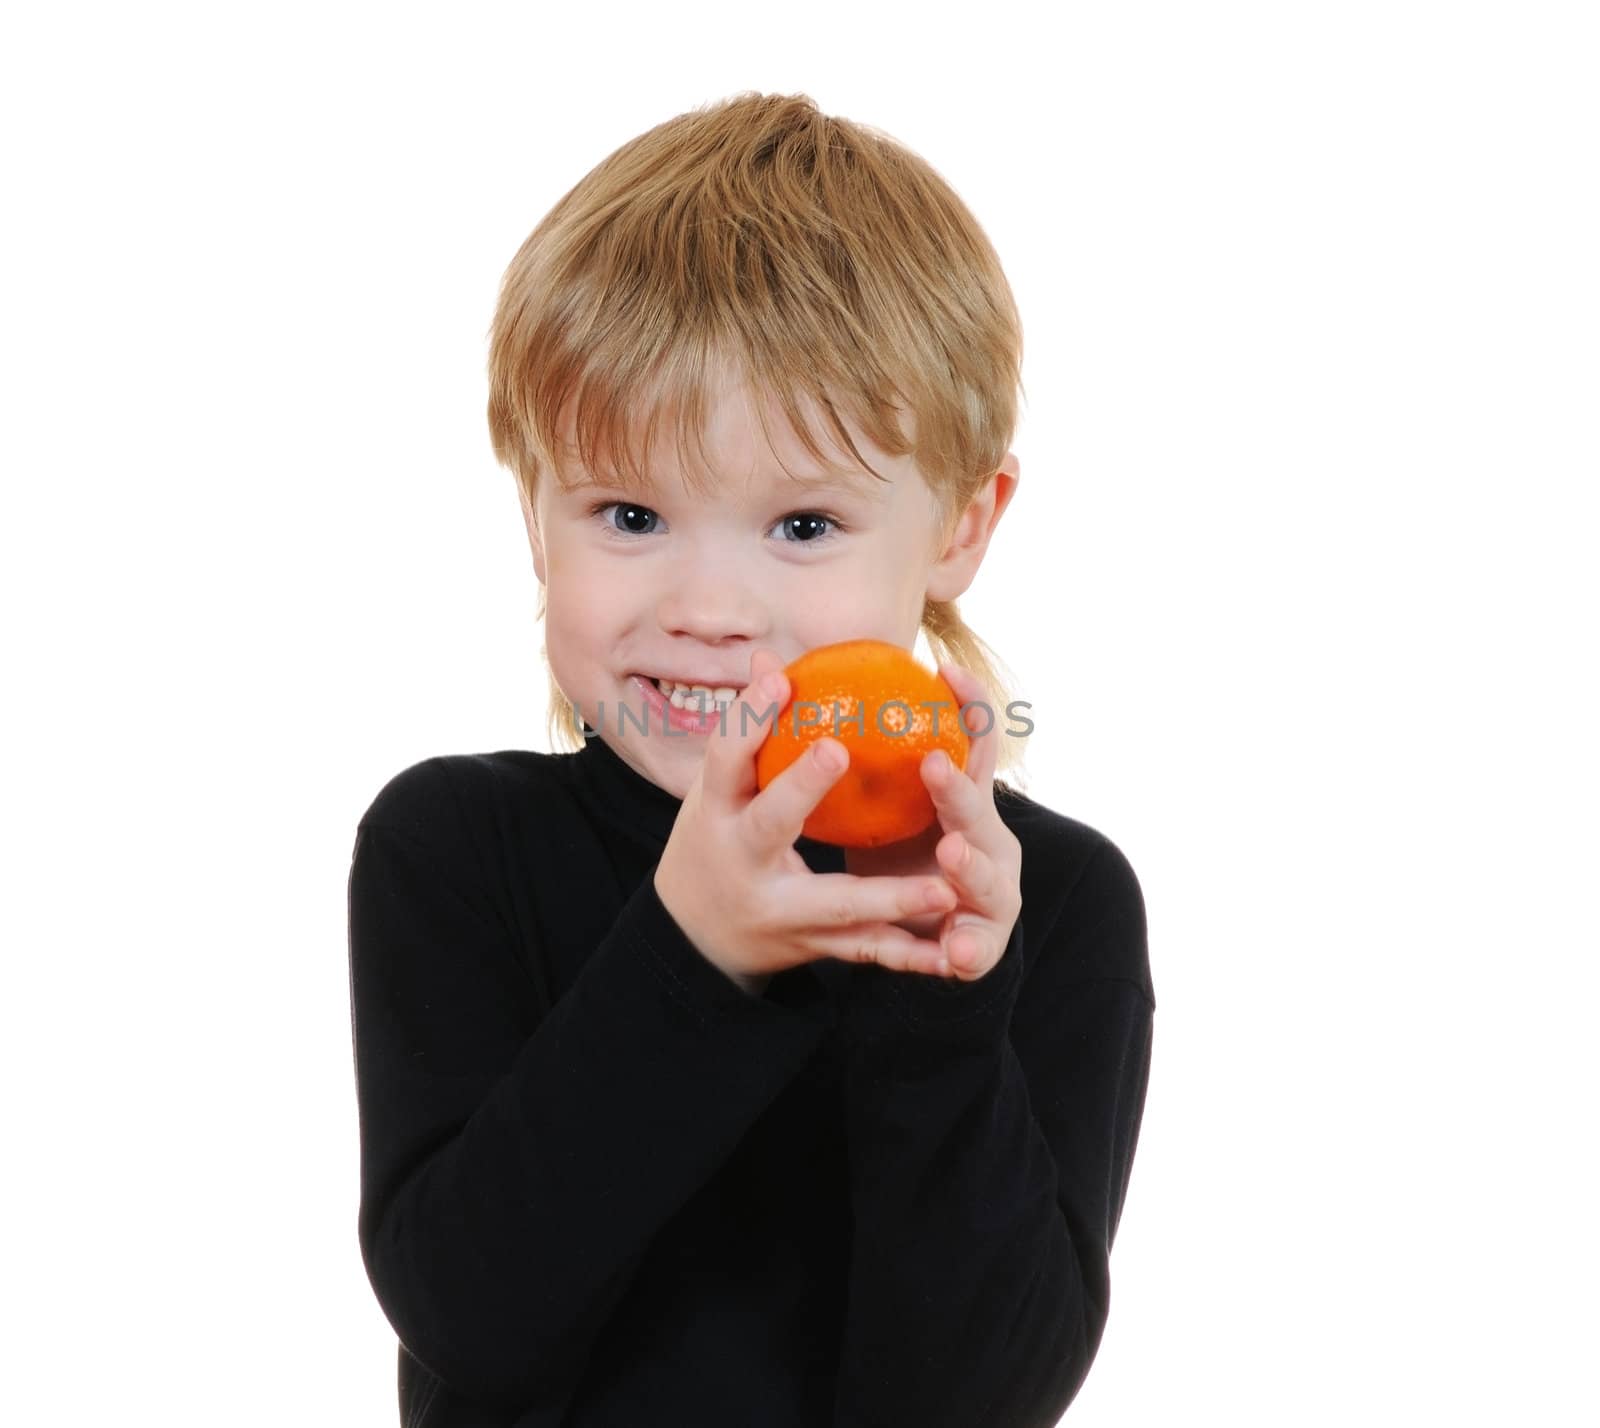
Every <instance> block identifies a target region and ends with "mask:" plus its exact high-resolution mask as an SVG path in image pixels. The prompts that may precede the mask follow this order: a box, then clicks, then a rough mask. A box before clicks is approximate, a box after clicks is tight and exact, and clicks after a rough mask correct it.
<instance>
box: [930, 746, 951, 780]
mask: <svg viewBox="0 0 1600 1428" xmlns="http://www.w3.org/2000/svg"><path fill="white" fill-rule="evenodd" d="M949 772H950V755H949V754H947V753H945V751H944V750H943V749H940V750H939V751H938V752H937V753H936V754H934V756H933V776H934V777H935V778H943V777H944V776H945V775H946V774H947V773H949Z"/></svg>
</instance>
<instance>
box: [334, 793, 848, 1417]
mask: <svg viewBox="0 0 1600 1428" xmlns="http://www.w3.org/2000/svg"><path fill="white" fill-rule="evenodd" d="M455 808H456V804H455V803H454V800H453V798H452V795H451V791H450V789H449V787H448V780H447V779H446V778H445V777H444V775H443V773H442V772H441V770H440V769H439V768H438V767H437V761H430V762H429V763H427V764H422V765H417V766H415V767H414V768H413V769H411V770H408V771H407V772H406V773H405V774H402V775H401V776H399V778H398V779H397V780H394V781H391V784H390V785H389V786H387V787H386V788H385V790H384V792H383V793H382V794H380V796H379V798H378V799H377V800H376V801H375V803H374V805H373V807H372V808H371V809H370V810H369V811H368V813H367V815H366V817H365V818H364V819H363V820H362V821H361V823H360V824H359V827H358V831H357V836H356V841H355V848H354V852H353V856H352V862H351V868H350V875H349V884H348V897H349V953H350V997H351V1013H352V1035H353V1042H354V1052H355V1070H356V1082H357V1092H358V1101H359V1109H360V1142H361V1205H360V1212H359V1217H358V1220H359V1238H360V1243H361V1250H362V1256H363V1260H364V1263H365V1265H366V1268H367V1272H368V1276H369V1278H370V1281H371V1283H372V1287H373V1290H374V1292H375V1294H376V1296H377V1298H378V1301H379V1303H380V1304H381V1306H382V1308H383V1310H384V1312H385V1314H386V1315H387V1317H388V1318H389V1321H390V1323H391V1324H392V1325H393V1327H394V1329H395V1332H396V1334H397V1335H398V1337H399V1339H400V1341H401V1343H402V1344H403V1345H404V1347H405V1348H406V1350H407V1351H408V1352H409V1353H410V1354H411V1355H412V1356H413V1357H414V1358H415V1359H416V1360H417V1361H418V1362H419V1363H421V1364H422V1365H424V1366H425V1367H426V1368H427V1369H428V1370H429V1371H430V1372H431V1373H432V1374H434V1375H435V1376H436V1377H437V1378H438V1379H440V1380H442V1381H443V1382H444V1383H445V1384H446V1385H448V1386H449V1387H450V1388H451V1389H452V1390H453V1391H454V1392H455V1393H456V1394H458V1395H460V1396H462V1397H464V1398H467V1399H469V1400H473V1401H480V1402H483V1403H485V1404H490V1405H503V1406H505V1407H507V1408H516V1409H517V1410H519V1411H520V1412H521V1413H522V1414H525V1415H528V1416H519V1417H518V1419H517V1421H518V1422H519V1423H522V1424H527V1425H533V1424H535V1423H538V1424H544V1423H549V1424H552V1425H553V1424H556V1423H558V1422H560V1420H561V1416H562V1410H563V1406H564V1405H565V1404H566V1402H567V1401H568V1400H569V1398H570V1397H571V1395H572V1394H573V1392H574V1389H575V1387H576V1386H577V1385H578V1383H579V1380H580V1378H581V1375H582V1373H583V1370H584V1367H585V1364H586V1361H587V1359H588V1355H589V1352H590V1349H591V1346H592V1344H593V1342H594V1340H595V1337H596V1335H597V1334H598V1332H599V1331H600V1330H601V1328H602V1327H603V1326H604V1324H605V1322H606V1321H607V1319H608V1317H609V1316H610V1314H611V1312H612V1311H613V1309H614V1308H615V1306H616V1305H617V1303H618V1301H619V1300H620V1298H621V1297H622V1295H623V1293H624V1291H625V1290H626V1289H627V1287H628V1285H629V1282H630V1279H631V1277H632V1276H633V1275H634V1272H635V1270H636V1269H637V1267H638V1265H639V1263H640V1261H641V1258H642V1257H643V1255H644V1253H645V1251H646V1249H647V1247H648V1246H649V1243H650V1241H651V1239H652V1238H653V1237H654V1236H655V1235H656V1234H657V1232H658V1231H659V1230H660V1228H661V1226H662V1225H663V1223H664V1222H665V1221H666V1220H667V1219H668V1218H669V1217H670V1216H672V1215H673V1214H674V1213H675V1212H676V1211H677V1210H678V1209H679V1208H680V1207H681V1206H683V1205H684V1204H685V1202H686V1201H687V1200H688V1199H689V1198H690V1197H691V1196H692V1195H693V1193H694V1192H695V1191H696V1189H697V1188H698V1187H700V1186H701V1185H703V1184H704V1183H705V1182H706V1181H707V1180H708V1179H709V1178H710V1177H711V1176H712V1174H713V1173H714V1172H715V1170H716V1169H717V1167H718V1166H719V1165H721V1164H722V1163H723V1162H724V1161H725V1160H726V1159H727V1158H728V1156H729V1155H730V1153H731V1152H732V1151H733V1150H734V1149H735V1147H736V1146H737V1144H738V1142H739V1140H740V1138H741V1136H742V1135H743V1134H744V1133H745V1131H746V1130H747V1128H748V1127H749V1126H750V1125H751V1124H752V1122H754V1121H755V1120H757V1119H758V1117H760V1116H761V1114H762V1113H763V1111H764V1110H765V1108H766V1107H767V1106H768V1105H769V1103H770V1102H771V1101H772V1100H773V1099H774V1097H775V1096H776V1095H777V1094H778V1093H779V1092H780V1091H781V1090H782V1088H783V1087H784V1085H785V1084H786V1083H787V1082H788V1081H789V1080H790V1079H791V1078H792V1077H793V1076H794V1075H795V1073H796V1072H797V1070H798V1069H799V1068H800V1067H801V1066H802V1065H803V1064H804V1063H805V1061H806V1059H807V1058H808V1057H809V1056H810V1055H811V1054H812V1052H813V1050H814V1049H815V1047H816V1046H817V1044H818V1043H819V1042H820V1040H821V1038H822V1036H823V1035H824V1033H825V1030H826V1025H827V1023H826V1020H825V1019H824V1018H822V1017H821V1016H819V1015H818V1014H817V1012H816V1009H815V1008H813V1007H797V1006H784V1005H780V1004H778V1003H776V1002H774V1001H771V1000H768V999H765V998H757V997H752V996H749V995H747V994H746V993H744V992H743V991H741V990H740V989H739V988H738V987H737V986H735V984H734V983H733V982H732V981H731V980H729V979H728V978H727V977H725V976H724V975H723V974H722V973H721V972H720V971H718V970H717V969H716V968H715V967H714V966H713V965H712V964H711V963H709V962H708V961H706V960H705V959H704V958H703V957H702V956H701V955H700V954H699V953H698V952H697V951H696V949H695V948H694V947H693V945H692V944H691V943H689V942H688V940H687V939H686V938H685V937H684V935H683V933H682V931H681V930H680V929H679V928H678V927H677V925H676V923H674V922H673V920H672V918H671V916H670V915H669V914H668V913H667V911H666V910H665V908H664V907H663V906H662V904H661V902H660V899H659V897H658V896H657V895H656V893H655V888H654V884H653V880H652V878H651V877H649V876H646V877H645V878H644V879H643V881H642V882H641V883H640V884H639V886H638V888H637V889H636V890H635V891H634V892H633V893H632V894H631V896H630V897H628V898H627V899H626V901H625V903H624V905H623V907H622V909H621V912H620V914H619V915H618V916H617V918H616V920H615V922H614V924H613V925H612V926H611V928H610V931H609V932H608V933H607V934H606V935H605V936H604V938H603V939H602V940H601V941H600V943H599V945H598V946H596V947H594V949H593V951H592V954H591V955H590V956H589V957H588V959H587V961H586V962H585V963H584V964H583V966H582V970H581V972H580V973H579V974H578V975H577V977H576V979H575V980H574V981H573V983H572V985H571V986H570V987H569V988H568V989H567V991H566V992H565V994H564V995H562V996H560V997H559V999H558V1000H557V1001H556V1002H555V1004H554V1005H548V1004H546V1001H545V998H544V997H543V995H542V994H541V993H540V992H539V991H538V988H539V986H540V985H542V981H541V978H540V977H538V976H536V975H534V974H533V972H531V971H530V967H536V966H539V965H541V964H542V963H543V961H544V958H543V954H542V952H541V950H540V949H529V948H527V947H525V946H522V945H519V938H518V937H517V936H514V935H513V932H512V930H511V928H510V927H509V926H508V923H507V920H506V918H505V917H504V916H503V915H502V912H501V905H500V903H499V901H498V900H497V899H496V898H495V897H494V896H493V895H492V893H491V891H490V890H489V889H488V887H487V881H486V877H485V876H484V875H481V874H480V872H479V870H478V868H477V865H476V864H474V862H473V861H472V859H471V857H470V856H469V855H468V851H467V850H469V849H470V848H471V847H472V845H473V842H474V838H473V830H471V829H469V828H466V827H463V826H460V825H459V823H458V822H453V821H452V819H453V818H456V817H457V816H458V815H456V814H455V813H454V812H453V810H454V809H455ZM527 876H529V877H530V878H532V877H536V876H537V872H536V870H534V869H529V870H528V872H527ZM542 895H543V896H545V897H546V898H547V899H567V900H571V901H572V902H574V903H578V902H582V901H584V900H592V899H593V898H594V897H595V896H596V895H597V891H596V889H593V888H586V887H582V886H565V887H559V888H554V887H552V888H549V889H547V890H542ZM433 1391H435V1390H434V1389H433V1388H430V1390H429V1392H430V1394H431V1393H432V1392H433ZM535 1415H537V1416H535ZM474 1421H476V1420H474Z"/></svg>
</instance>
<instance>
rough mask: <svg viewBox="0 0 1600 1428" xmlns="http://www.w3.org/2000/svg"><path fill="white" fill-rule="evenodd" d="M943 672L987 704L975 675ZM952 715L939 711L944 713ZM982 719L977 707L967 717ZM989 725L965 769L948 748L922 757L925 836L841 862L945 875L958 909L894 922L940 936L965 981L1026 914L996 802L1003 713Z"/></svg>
mask: <svg viewBox="0 0 1600 1428" xmlns="http://www.w3.org/2000/svg"><path fill="white" fill-rule="evenodd" d="M939 673H940V674H941V675H943V676H944V679H945V682H946V683H947V684H948V685H949V686H950V688H951V690H952V692H953V693H954V694H955V696H956V700H957V703H958V705H965V704H971V703H975V702H976V703H984V702H985V691H984V688H983V686H982V685H981V684H980V683H979V682H978V680H977V678H976V676H974V675H972V674H969V673H968V672H967V671H966V670H964V669H962V668H961V667H960V666H959V665H954V664H941V665H940V666H939ZM954 713H956V711H954V710H952V711H949V713H948V714H947V713H946V711H944V710H940V711H939V717H940V718H947V717H949V715H950V714H954ZM985 717H986V716H985V715H984V714H983V713H981V712H979V711H977V710H974V711H973V713H972V715H971V718H970V720H969V722H971V723H973V724H978V723H981V722H982V721H983V720H984V719H985ZM988 722H989V728H988V729H987V730H986V731H985V732H984V733H982V734H979V735H977V736H976V737H975V738H974V739H973V740H972V746H971V748H970V749H968V751H967V766H966V768H965V769H959V770H958V769H957V768H956V767H955V765H954V764H952V763H950V762H949V760H948V759H947V758H946V756H945V755H944V754H943V753H933V754H929V755H928V756H927V757H926V758H924V759H923V761H922V767H921V769H920V772H921V774H922V782H923V785H924V787H926V788H927V790H928V794H929V796H930V797H931V798H932V799H933V806H934V810H935V812H936V814H937V819H936V821H935V822H934V824H933V825H932V826H931V827H930V828H929V829H928V830H927V832H926V833H923V834H921V835H920V836H918V837H916V838H907V839H905V840H904V841H903V842H900V843H890V844H887V845H886V846H884V847H881V848H846V849H845V859H844V862H845V867H846V868H847V869H848V870H849V871H850V872H852V873H861V874H885V873H894V874H898V875H900V876H903V877H917V876H927V875H933V874H939V873H942V874H943V875H944V876H945V877H946V878H948V879H949V883H950V886H951V888H952V890H953V892H954V894H955V896H956V905H955V907H954V908H953V909H951V910H949V911H947V912H923V913H921V914H914V915H912V916H911V917H908V918H905V919H903V920H901V921H900V922H898V923H896V924H895V925H896V926H897V927H898V928H900V929H901V930H902V931H905V932H908V933H910V934H912V935H914V936H917V937H932V936H937V938H938V940H939V943H940V945H941V946H942V948H943V950H944V955H945V958H946V959H947V961H948V963H949V971H950V973H951V974H952V975H954V976H955V977H958V978H960V979H961V980H962V981H967V982H971V981H976V980H977V979H978V978H979V977H982V976H984V975H985V974H986V973H988V972H989V971H991V970H993V968H994V967H995V966H996V965H997V964H998V963H999V961H1000V958H1001V955H1002V954H1003V953H1004V952H1005V950H1006V944H1007V943H1009V942H1010V940H1011V931H1012V929H1013V928H1014V927H1015V926H1016V922H1017V918H1018V917H1019V916H1020V915H1021V913H1022V844H1021V843H1019V842H1018V841H1017V836H1016V834H1014V833H1013V832H1012V831H1011V830H1010V829H1009V828H1007V827H1006V825H1005V824H1004V822H1002V821H1001V818H1000V813H999V810H998V809H997V808H996V807H995V803H994V770H995V765H996V764H997V763H998V762H999V757H1000V727H999V726H1000V720H999V716H998V715H997V714H994V713H993V711H991V714H990V716H989V718H988ZM962 727H963V728H965V727H966V725H965V724H963V726H962Z"/></svg>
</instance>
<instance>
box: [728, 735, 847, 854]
mask: <svg viewBox="0 0 1600 1428" xmlns="http://www.w3.org/2000/svg"><path fill="white" fill-rule="evenodd" d="M751 762H752V764H753V763H754V759H753V758H752V760H751ZM849 767H850V753H849V750H848V749H846V748H845V746H844V745H843V744H842V743H840V742H839V740H837V739H835V738H831V737H829V736H827V735H824V736H822V737H821V738H818V739H816V740H815V741H813V743H812V744H811V746H810V747H809V748H808V749H806V751H805V752H804V753H803V754H801V755H800V757H799V758H797V759H796V760H795V761H794V762H793V763H792V764H790V765H789V767H788V768H786V769H784V771H783V772H782V773H780V774H779V775H778V776H777V777H776V778H775V779H773V780H772V782H771V783H769V784H768V785H767V786H766V787H765V788H764V789H762V790H761V792H759V793H758V794H756V796H755V797H754V798H753V799H751V800H750V802H749V803H747V804H746V805H745V806H744V809H743V810H742V812H741V813H740V815H739V816H740V818H741V819H743V821H744V824H745V833H746V836H747V838H748V840H749V843H750V846H751V847H752V848H753V849H754V850H755V851H756V853H757V854H758V855H766V856H772V855H774V854H777V853H779V852H781V851H782V850H783V849H785V848H792V847H793V846H794V842H795V839H797V838H798V837H799V836H800V834H801V832H802V830H803V829H804V827H805V821H806V819H807V818H808V817H810V815H811V812H812V810H813V809H814V808H816V806H817V805H818V804H819V803H821V802H822V800H823V799H824V798H825V797H826V796H827V793H828V790H829V789H830V788H832V787H833V786H834V784H836V783H837V782H838V781H839V778H840V776H841V775H842V774H843V773H844V771H845V770H846V769H847V768H849Z"/></svg>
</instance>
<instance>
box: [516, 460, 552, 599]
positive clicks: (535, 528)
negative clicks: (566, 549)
mask: <svg viewBox="0 0 1600 1428" xmlns="http://www.w3.org/2000/svg"><path fill="white" fill-rule="evenodd" d="M517 503H518V504H519V505H520V506H521V507H522V523H523V525H524V526H526V527H527V530H528V545H529V546H530V547H531V548H532V550H533V573H534V574H535V575H537V576H538V577H539V584H541V585H543V584H544V583H545V578H544V533H543V532H542V531H541V530H540V529H539V513H538V511H536V510H535V509H534V506H533V503H532V502H531V501H529V499H528V492H527V488H526V487H524V486H523V484H522V482H521V481H518V482H517Z"/></svg>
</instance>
